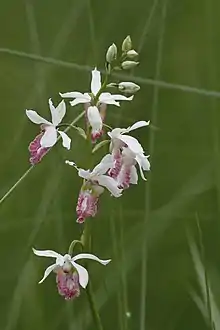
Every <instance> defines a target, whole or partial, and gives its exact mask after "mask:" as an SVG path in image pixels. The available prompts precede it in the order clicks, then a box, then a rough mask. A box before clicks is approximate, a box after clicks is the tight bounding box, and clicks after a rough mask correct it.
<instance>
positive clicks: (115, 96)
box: [112, 94, 134, 101]
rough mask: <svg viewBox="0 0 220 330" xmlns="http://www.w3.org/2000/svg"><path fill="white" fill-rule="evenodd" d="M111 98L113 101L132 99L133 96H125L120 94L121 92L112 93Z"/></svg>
mask: <svg viewBox="0 0 220 330" xmlns="http://www.w3.org/2000/svg"><path fill="white" fill-rule="evenodd" d="M112 98H113V99H114V100H115V101H132V100H133V98H134V95H132V96H129V97H126V96H124V95H121V94H113V95H112Z"/></svg>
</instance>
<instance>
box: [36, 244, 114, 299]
mask: <svg viewBox="0 0 220 330" xmlns="http://www.w3.org/2000/svg"><path fill="white" fill-rule="evenodd" d="M33 252H34V254H36V255H37V256H40V257H50V258H55V259H56V261H55V263H53V264H52V265H50V266H49V267H47V269H46V270H45V272H44V276H43V278H42V279H41V280H40V282H39V283H42V282H43V281H44V280H45V279H46V278H47V277H48V275H49V274H50V273H51V272H52V271H54V272H55V273H56V274H57V279H56V280H57V287H58V291H59V293H60V294H61V295H62V296H64V297H65V299H71V298H75V297H78V296H79V294H80V288H79V285H80V286H81V287H82V288H84V289H85V288H86V286H87V284H88V281H89V274H88V272H87V270H86V268H85V267H83V266H81V265H79V264H78V263H77V262H76V261H77V260H82V259H91V260H95V261H98V262H99V263H100V264H102V265H107V264H108V263H109V262H110V261H111V259H108V260H102V259H99V258H98V257H96V256H95V255H93V254H90V253H80V254H77V255H76V256H74V257H71V255H70V254H65V255H64V256H63V255H61V254H59V253H57V252H55V251H52V250H35V249H33Z"/></svg>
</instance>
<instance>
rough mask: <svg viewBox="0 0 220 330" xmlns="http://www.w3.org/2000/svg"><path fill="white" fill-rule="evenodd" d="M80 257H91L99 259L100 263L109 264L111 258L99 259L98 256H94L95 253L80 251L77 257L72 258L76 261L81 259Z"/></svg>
mask: <svg viewBox="0 0 220 330" xmlns="http://www.w3.org/2000/svg"><path fill="white" fill-rule="evenodd" d="M79 259H91V260H95V261H98V262H99V263H100V264H102V265H104V266H105V265H107V264H108V263H109V262H110V261H111V259H107V260H102V259H99V258H98V257H96V256H94V255H93V254H90V253H80V254H77V255H76V256H75V257H73V258H72V260H73V261H76V260H79Z"/></svg>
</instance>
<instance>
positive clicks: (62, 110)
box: [49, 99, 66, 126]
mask: <svg viewBox="0 0 220 330" xmlns="http://www.w3.org/2000/svg"><path fill="white" fill-rule="evenodd" d="M49 107H50V112H51V116H52V123H53V125H54V126H57V125H58V124H60V123H61V121H62V119H63V117H64V116H65V114H66V104H65V102H64V101H61V102H60V103H59V104H58V106H57V107H56V108H55V107H54V105H53V102H52V100H51V99H49Z"/></svg>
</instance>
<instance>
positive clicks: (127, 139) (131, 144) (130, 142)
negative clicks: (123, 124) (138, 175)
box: [118, 135, 143, 154]
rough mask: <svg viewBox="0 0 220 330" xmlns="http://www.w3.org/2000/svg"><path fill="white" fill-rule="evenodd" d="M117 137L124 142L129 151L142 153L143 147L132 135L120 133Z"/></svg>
mask: <svg viewBox="0 0 220 330" xmlns="http://www.w3.org/2000/svg"><path fill="white" fill-rule="evenodd" d="M118 139H120V140H121V141H123V142H124V143H126V144H127V146H128V148H129V149H130V150H131V151H133V152H134V153H136V154H138V153H143V148H142V146H141V144H140V143H139V142H138V140H137V139H135V138H134V137H133V136H129V135H120V137H118Z"/></svg>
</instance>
